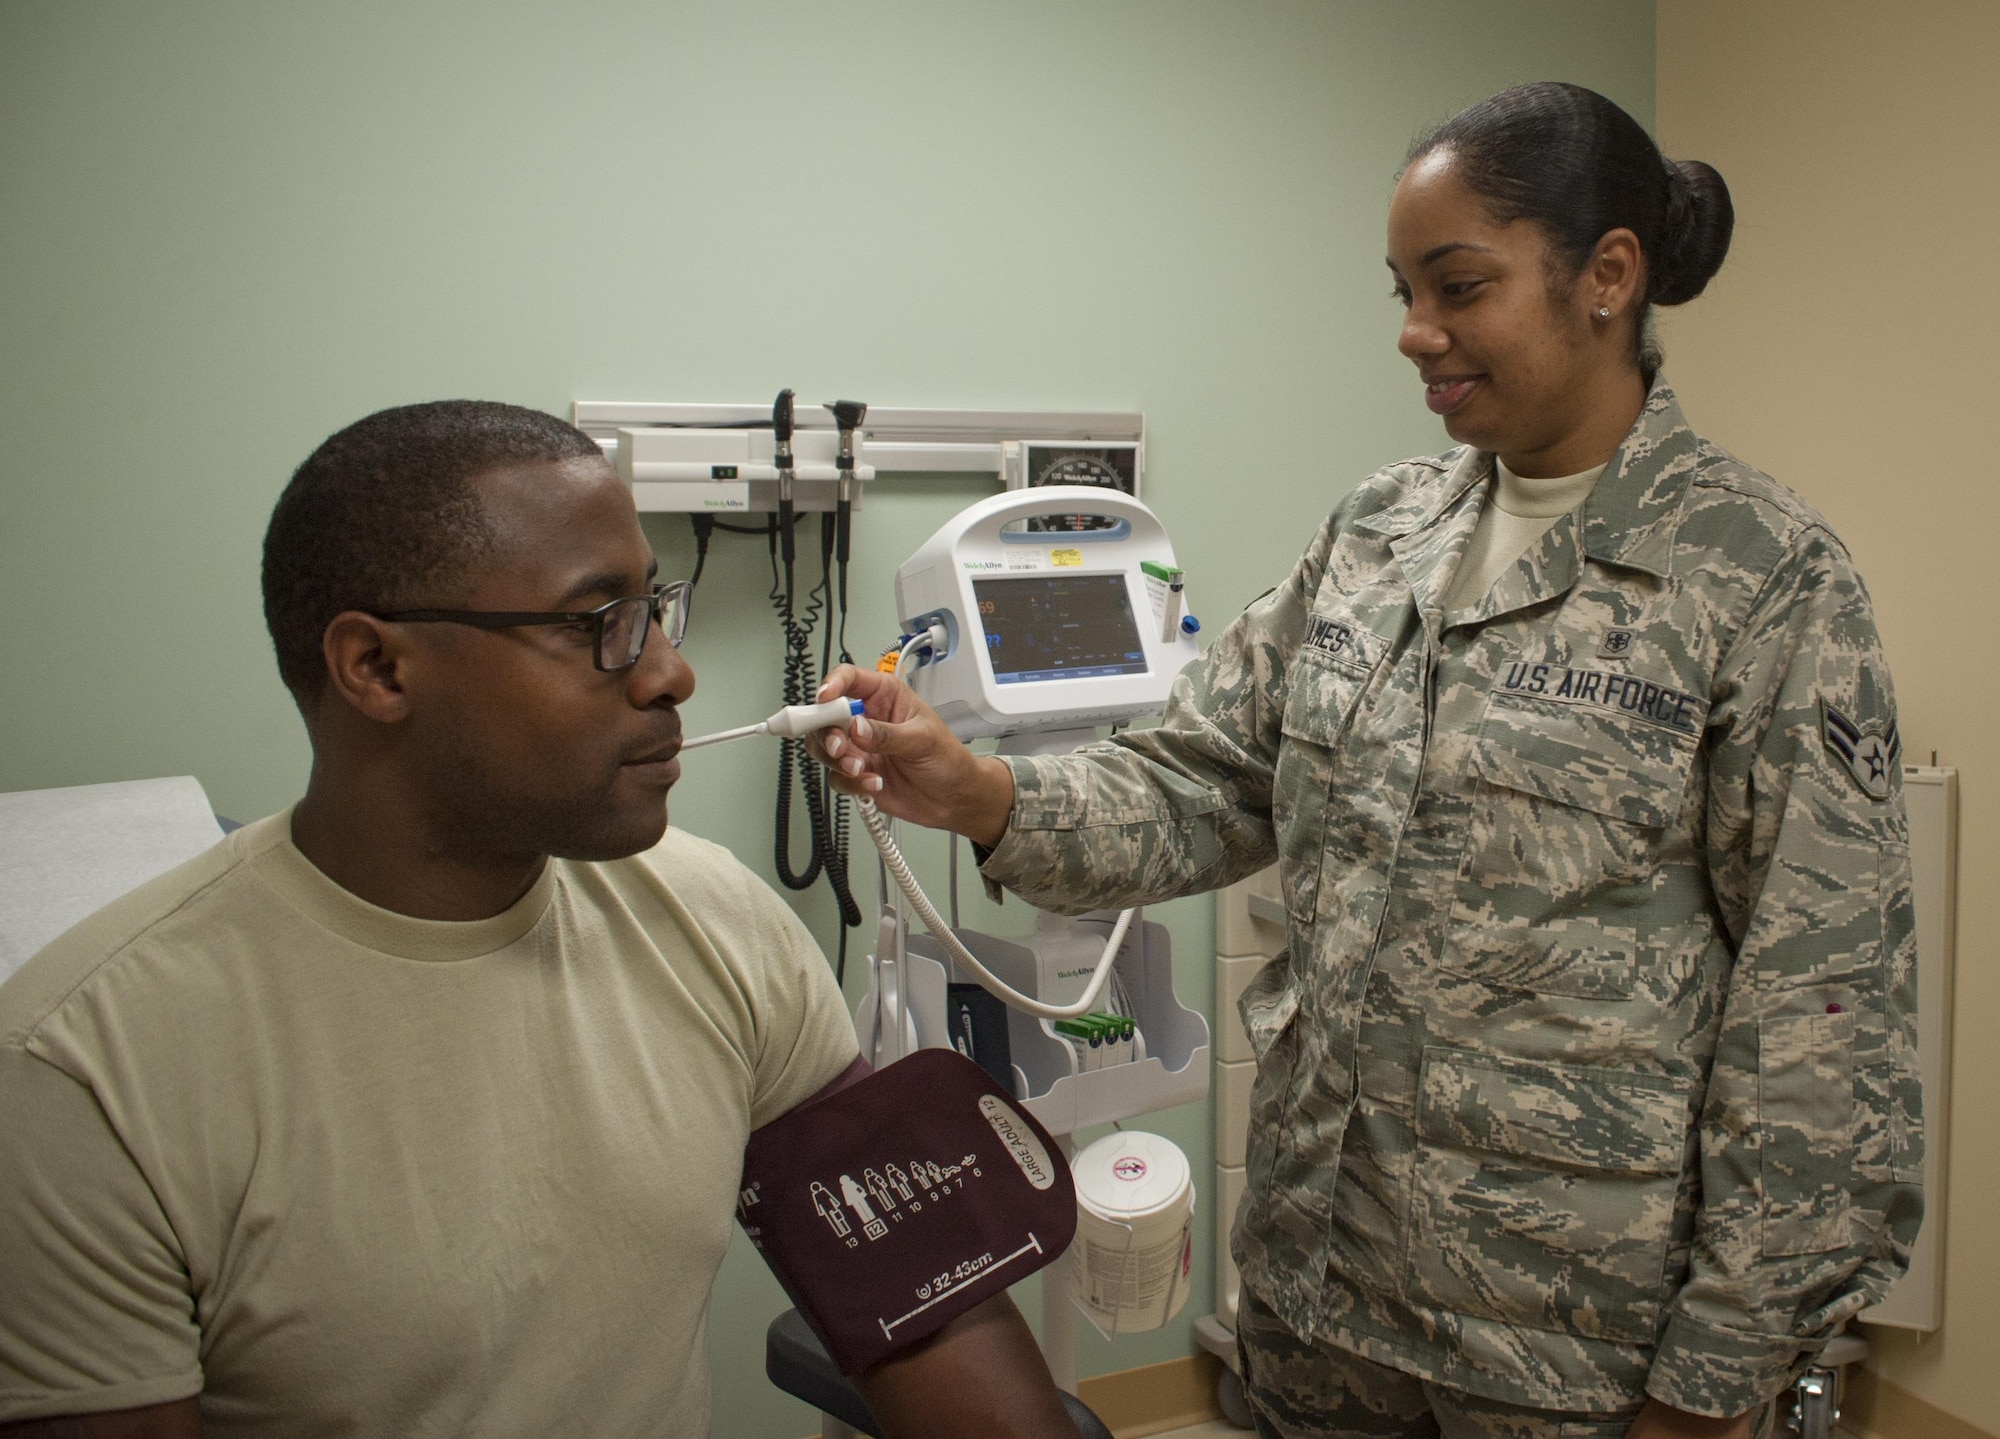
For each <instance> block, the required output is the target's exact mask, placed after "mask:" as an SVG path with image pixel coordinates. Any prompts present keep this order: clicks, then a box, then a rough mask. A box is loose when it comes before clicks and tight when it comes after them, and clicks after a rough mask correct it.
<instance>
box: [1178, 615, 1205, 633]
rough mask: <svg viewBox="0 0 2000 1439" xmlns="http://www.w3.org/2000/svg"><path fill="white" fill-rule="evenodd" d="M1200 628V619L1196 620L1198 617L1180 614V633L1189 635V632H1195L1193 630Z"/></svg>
mask: <svg viewBox="0 0 2000 1439" xmlns="http://www.w3.org/2000/svg"><path fill="white" fill-rule="evenodd" d="M1200 628H1201V621H1200V620H1198V619H1196V618H1195V617H1194V616H1193V615H1182V616H1181V633H1182V634H1184V635H1191V634H1193V633H1195V632H1196V631H1197V630H1199V629H1200Z"/></svg>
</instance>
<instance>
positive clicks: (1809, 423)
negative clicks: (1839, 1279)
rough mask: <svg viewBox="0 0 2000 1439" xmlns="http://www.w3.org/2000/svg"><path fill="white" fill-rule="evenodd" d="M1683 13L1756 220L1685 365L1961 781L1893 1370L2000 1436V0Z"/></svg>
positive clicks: (1670, 58) (1713, 430) (1689, 103)
mask: <svg viewBox="0 0 2000 1439" xmlns="http://www.w3.org/2000/svg"><path fill="white" fill-rule="evenodd" d="M1656 14H1657V22H1658V61H1659V72H1658V92H1657V94H1658V98H1657V105H1658V128H1659V136H1660V142H1661V144H1662V146H1663V147H1664V148H1665V149H1666V151H1667V153H1668V154H1670V155H1673V156H1675V157H1676V158H1691V159H1700V160H1706V161H1708V162H1709V163H1710V164H1712V165H1714V166H1716V168H1717V169H1719V170H1721V172H1722V174H1723V176H1724V178H1725V179H1727V180H1728V182H1729V185H1730V189H1731V191H1732V193H1733V194H1734V196H1735V201H1736V213H1737V228H1736V241H1735V245H1734V247H1733V248H1732V250H1731V253H1730V258H1729V262H1728V264H1727V266H1726V267H1725V268H1724V270H1723V272H1722V274H1721V275H1720V276H1719V277H1718V278H1717V280H1716V282H1715V284H1714V285H1713V287H1712V288H1711V289H1710V291H1709V293H1708V294H1707V295H1706V296H1704V297H1703V298H1702V299H1700V300H1698V301H1696V302H1695V303H1694V304H1693V305H1691V306H1689V307H1688V308H1687V309H1685V310H1683V311H1680V312H1678V313H1676V314H1673V315H1672V316H1671V317H1670V318H1669V319H1668V320H1667V322H1666V323H1665V324H1664V325H1663V327H1662V335H1663V338H1664V340H1665V342H1666V347H1667V373H1668V375H1669V376H1670V377H1671V378H1672V380H1673V383H1674V385H1675V387H1676V388H1677V389H1678V390H1679V392H1680V394H1681V397H1682V399H1683V400H1684V401H1685V403H1686V408H1687V411H1688V414H1689V416H1690V418H1691V419H1692V420H1693V422H1694V424H1695V425H1696V427H1697V428H1699V429H1701V430H1703V431H1705V432H1706V433H1707V434H1708V435H1710V436H1711V437H1712V438H1714V439H1715V440H1716V441H1717V442H1719V443H1720V444H1722V445H1724V446H1726V447H1728V448H1729V449H1731V450H1732V451H1734V452H1736V453H1737V454H1740V455H1742V456H1743V457H1744V458H1745V459H1747V460H1749V461H1750V462H1752V463H1753V464H1756V465H1758V466H1760V467H1761V468H1763V469H1766V470H1768V471H1770V472H1771V473H1773V474H1775V475H1776V476H1778V478H1780V479H1781V480H1784V481H1785V482H1786V483H1788V484H1790V485H1792V486H1793V487H1794V488H1796V489H1798V490H1799V491H1800V492H1802V493H1803V494H1804V495H1805V496H1806V497H1807V498H1808V499H1809V500H1811V501H1812V502H1813V503H1814V504H1815V505H1817V506H1818V507H1819V508H1820V509H1821V510H1822V511H1824V512H1825V513H1826V515H1827V516H1828V517H1829V518H1830V519H1831V520H1832V522H1833V525H1834V528H1835V530H1836V531H1838V533H1839V534H1840V535H1841V536H1842V538H1844V539H1845V540H1846V541H1847V543H1848V544H1849V545H1850V546H1851V547H1852V549H1853V552H1854V556H1855V559H1856V561H1857V562H1858V564H1859V565H1860V568H1861V572H1862V574H1863V575H1864V576H1865V577H1866V578H1867V581H1868V584H1869V587H1870V589H1871V590H1872V592H1873V593H1874V596H1875V600H1876V604H1877V606H1878V608H1879V612H1880V617H1881V623H1882V630H1883V634H1884V637H1885V639H1886V642H1887V644H1888V649H1889V657H1890V661H1891V663H1892V665H1893V667H1894V670H1895V676H1896V684H1897V689H1898V692H1899V697H1900V698H1899V704H1900V710H1901V724H1902V732H1903V736H1904V745H1905V756H1906V758H1907V759H1909V760H1910V761H1912V762H1920V763H1921V762H1928V761H1929V759H1930V754H1931V751H1932V750H1936V751H1937V754H1938V758H1939V762H1940V763H1943V764H1947V765H1954V766H1956V767H1957V768H1958V769H1959V771H1960V775H1961V781H1960V782H1961V804H1962V809H1961V819H1960V832H1959V837H1960V851H1959V864H1960V871H1959V873H1960V877H1961V887H1960V891H1959V893H1960V901H1959V913H1958V945H1959V948H1958V995H1957V1004H1956V1014H1955V1025H1954V1028H1955V1033H1956V1039H1957V1043H1956V1045H1955V1047H1954V1049H1955V1053H1954V1065H1953V1075H1952V1086H1953V1112H1952V1115H1951V1126H1950V1135H1949V1138H1948V1140H1946V1142H1948V1143H1949V1145H1950V1150H1949V1153H1950V1161H1951V1177H1950V1186H1949V1195H1948V1199H1947V1204H1946V1209H1947V1244H1948V1250H1947V1254H1948V1260H1949V1271H1948V1272H1949V1278H1948V1280H1947V1285H1946V1318H1945V1324H1944V1328H1943V1330H1942V1331H1941V1332H1940V1333H1938V1334H1935V1335H1933V1336H1930V1337H1929V1338H1927V1339H1924V1340H1923V1341H1922V1342H1918V1341H1917V1340H1916V1339H1915V1338H1914V1337H1913V1336H1910V1335H1906V1334H1901V1333H1896V1332H1892V1331H1882V1330H1875V1331H1870V1335H1869V1337H1870V1339H1871V1340H1872V1341H1873V1342H1874V1343H1875V1345H1876V1352H1875V1357H1874V1358H1873V1359H1872V1360H1871V1361H1870V1365H1871V1367H1873V1368H1876V1369H1878V1370H1879V1371H1880V1373H1881V1374H1882V1376H1883V1377H1884V1378H1887V1379H1889V1380H1891V1381H1892V1382H1894V1383H1895V1384H1897V1385H1900V1386H1902V1387H1903V1388H1905V1389H1907V1390H1909V1391H1911V1392H1913V1393H1914V1394H1916V1395H1918V1396H1919V1397H1921V1398H1923V1399H1925V1400H1928V1401H1929V1402H1930V1403H1931V1404H1933V1405H1936V1406H1937V1407H1939V1408H1941V1409H1944V1410H1946V1411H1947V1412H1949V1413H1951V1414H1954V1415H1956V1416H1958V1417H1959V1418H1961V1419H1964V1420H1966V1421H1968V1422H1971V1423H1974V1424H1977V1425H1978V1426H1979V1427H1980V1428H1981V1429H1985V1430H1994V1431H2000V1044H1996V1043H1995V1042H1994V1041H1993V1039H1992V1038H1991V1037H1990V1036H1991V1035H1992V1034H1993V1033H1994V1032H1995V1030H1996V1029H2000V965H1996V963H1995V960H1996V948H2000V946H1996V943H1995V936H1996V935H2000V884H1996V883H1995V882H1994V880H1993V878H1992V876H1993V875H1994V874H1995V871H1996V868H2000V732H1997V731H2000V726H1996V722H1995V721H1996V716H2000V665H1996V662H1995V634H1994V631H1995V627H1996V626H1995V622H1996V620H2000V546H1996V540H2000V487H1997V486H1996V480H2000V462H1996V458H1995V456H1996V440H1995V436H1994V433H1993V419H1994V416H1995V414H1996V412H2000V398H1996V395H1995V394H1994V387H1995V385H1996V383H2000V366H1996V363H1995V362H1996V358H1997V357H2000V265H1996V263H1995V260H1994V249H1995V243H1996V238H2000V186H1997V185H1996V183H1995V182H1996V179H2000V105H1996V101H1995V86H1994V83H1993V71H1994V66H1995V63H1996V61H2000V4H1995V3H1993V0H1922V3H1919V4H1914V5H1884V4H1881V3H1879V0H1874V3H1870V0H1758V3H1755V4H1745V3H1742V0H1659V5H1658V9H1657V12H1656ZM1932 1138H1933V1142H1938V1141H1939V1140H1944V1139H1945V1136H1943V1135H1939V1134H1937V1133H1935V1132H1933V1136H1932Z"/></svg>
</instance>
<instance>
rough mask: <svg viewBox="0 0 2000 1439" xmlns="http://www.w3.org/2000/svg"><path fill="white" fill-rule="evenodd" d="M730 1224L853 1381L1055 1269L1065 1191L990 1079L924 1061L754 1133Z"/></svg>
mask: <svg viewBox="0 0 2000 1439" xmlns="http://www.w3.org/2000/svg"><path fill="white" fill-rule="evenodd" d="M736 1217H737V1219H738V1221H739V1222H740V1223H741V1224H742V1225H743V1232H744V1233H745V1234H747V1235H749V1236H750V1242H751V1243H753V1244H755V1245H756V1246H757V1248H758V1250H759V1251H760V1252H761V1253H762V1254H763V1256H764V1262H765V1263H767V1264H769V1265H770V1266H771V1272H772V1273H773V1274H775V1275H777V1277H778V1282H779V1283H780V1284H782V1285H783V1286H784V1288H785V1293H787V1294H788V1295H790V1296H791V1299H792V1302H793V1303H794V1304H796V1305H797V1306H798V1309H799V1312H800V1313H801V1314H803V1315H804V1316H805V1318H806V1322H807V1323H809V1324H811V1325H812V1327H813V1331H814V1332H815V1333H817V1334H818V1335H819V1337H820V1341H821V1342H822V1343H824V1344H825V1345H826V1350H827V1353H828V1354H830V1355H832V1356H833V1361H834V1363H835V1364H837V1365H838V1366H839V1367H840V1371H841V1372H842V1373H843V1374H859V1373H860V1372H861V1371H862V1370H864V1369H869V1368H872V1367H873V1366H875V1365H877V1364H880V1363H881V1362H882V1361H883V1360H885V1359H888V1358H890V1357H891V1356H892V1355H894V1354H896V1353H898V1352H899V1351H901V1350H903V1349H906V1348H908V1347H909V1346H910V1345H912V1344H914V1343H916V1342H917V1341H918V1340H920V1339H924V1338H926V1337H928V1336H929V1335H931V1334H934V1333H936V1332H937V1331H938V1330H939V1329H941V1328H943V1327H944V1325H945V1324H946V1323H947V1322H949V1321H950V1320H951V1319H953V1318H955V1317H956V1316H958V1315H960V1314H963V1313H965V1312H966V1311H967V1310H969V1309H971V1308H973V1307H974V1306H975V1305H977V1304H980V1303H982V1302H983V1301H985V1300H987V1299H989V1298H991V1297H992V1296H993V1295H995V1294H998V1293H1000V1292H1001V1291H1002V1290H1004V1289H1006V1288H1007V1287H1008V1286H1009V1285H1010V1284H1015V1283H1018V1282H1019V1281H1020V1280H1022V1279H1024V1278H1026V1277H1027V1276H1028V1275H1030V1274H1032V1273H1034V1272H1035V1271H1036V1270H1037V1269H1040V1268H1042V1267H1043V1266H1044V1265H1046V1264H1049V1263H1051V1262H1052V1261H1053V1260H1055V1259H1056V1258H1057V1256H1059V1255H1060V1254H1061V1253H1062V1252H1063V1251H1064V1250H1065V1249H1067V1248H1068V1247H1069V1242H1070V1238H1071V1236H1073V1235H1074V1234H1075V1232H1076V1191H1075V1188H1074V1186H1073V1185H1072V1184H1071V1182H1070V1175H1069V1167H1068V1166H1067V1165H1066V1164H1064V1163H1063V1160H1062V1156H1061V1154H1060V1153H1059V1152H1058V1151H1057V1149H1056V1146H1055V1144H1054V1142H1053V1141H1052V1140H1051V1139H1050V1138H1049V1136H1048V1133H1047V1132H1046V1131H1045V1130H1043V1128H1042V1127H1041V1125H1039V1124H1037V1123H1036V1122H1035V1121H1034V1120H1033V1119H1032V1118H1030V1117H1029V1116H1028V1115H1027V1114H1026V1113H1024V1112H1023V1111H1022V1110H1021V1109H1020V1108H1019V1106H1018V1105H1016V1104H1015V1102H1014V1101H1013V1099H1011V1098H1010V1097H1008V1096H1007V1095H1006V1094H1004V1093H1003V1092H1002V1091H1001V1090H1000V1089H999V1087H998V1086H996V1085H995V1084H994V1083H993V1080H992V1078H991V1077H990V1076H989V1075H988V1074H987V1073H986V1071H985V1070H983V1069H981V1068H980V1067H979V1066H978V1065H976V1064H974V1063H973V1062H972V1061H971V1060H969V1059H967V1058H965V1057H964V1056H963V1055H960V1054H957V1053H955V1052H953V1051H951V1050H948V1049H922V1050H918V1051H917V1052H916V1053H915V1054H913V1055H910V1056H909V1057H908V1058H907V1059H902V1060H898V1061H897V1062H896V1063H894V1064H892V1065H889V1066H888V1067H887V1068H885V1069H882V1070H879V1071H877V1072H876V1073H874V1074H871V1075H869V1076H868V1077H867V1078H866V1079H864V1080H862V1081H861V1082H860V1083H858V1084H853V1085H849V1086H848V1087H847V1088H846V1089H842V1090H839V1091H837V1092H836V1093H834V1094H832V1095H829V1096H828V1097H827V1098H825V1099H821V1100H817V1101H815V1102H813V1103H811V1104H805V1105H801V1106H800V1107H799V1108H797V1109H794V1110H793V1111H792V1112H791V1113H789V1114H787V1115H785V1116H784V1117H783V1118H781V1119H778V1120H775V1121H773V1122H772V1123H770V1124H767V1125H765V1126H764V1127H763V1128H762V1129H759V1130H757V1131H756V1132H755V1133H753V1134H752V1135H751V1136H750V1142H749V1144H748V1145H747V1146H746V1148H745V1150H744V1156H743V1190H742V1194H741V1196H740V1197H739V1200H738V1203H737V1206H736Z"/></svg>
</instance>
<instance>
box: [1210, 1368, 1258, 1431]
mask: <svg viewBox="0 0 2000 1439" xmlns="http://www.w3.org/2000/svg"><path fill="white" fill-rule="evenodd" d="M1215 1402H1216V1405H1217V1407H1218V1408H1220V1409H1221V1410H1222V1417H1223V1418H1224V1419H1227V1420H1228V1421H1229V1422H1230V1423H1231V1424H1233V1425H1235V1426H1236V1427H1237V1428H1238V1429H1255V1428H1256V1427H1257V1425H1256V1423H1255V1422H1254V1421H1253V1420H1252V1419H1251V1418H1250V1401H1249V1400H1248V1399H1246V1398H1244V1397H1243V1381H1242V1380H1241V1379H1239V1378H1237V1377H1236V1374H1235V1371H1233V1370H1230V1369H1225V1370H1223V1371H1222V1374H1221V1377H1219V1378H1218V1379H1217V1380H1216V1381H1215Z"/></svg>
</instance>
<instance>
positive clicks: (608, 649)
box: [597, 599, 652, 670]
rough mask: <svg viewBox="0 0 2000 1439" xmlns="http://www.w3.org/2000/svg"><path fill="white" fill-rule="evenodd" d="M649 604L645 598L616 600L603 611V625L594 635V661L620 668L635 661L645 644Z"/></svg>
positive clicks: (608, 666) (615, 668) (612, 668)
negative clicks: (595, 655)
mask: <svg viewBox="0 0 2000 1439" xmlns="http://www.w3.org/2000/svg"><path fill="white" fill-rule="evenodd" d="M651 611H652V605H651V603H650V602H649V601H647V600H645V599H629V600H620V601H618V603H616V604H614V605H612V606H610V607H609V608H608V609H606V610H605V612H604V620H603V626H604V627H603V628H602V629H601V630H599V631H598V635H597V663H598V665H599V667H600V668H602V669H607V670H622V669H626V668H628V667H629V666H631V665H633V664H635V663H637V662H638V659H639V652H640V651H641V650H643V649H644V648H645V647H646V619H647V616H648V615H649V614H650V613H651Z"/></svg>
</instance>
